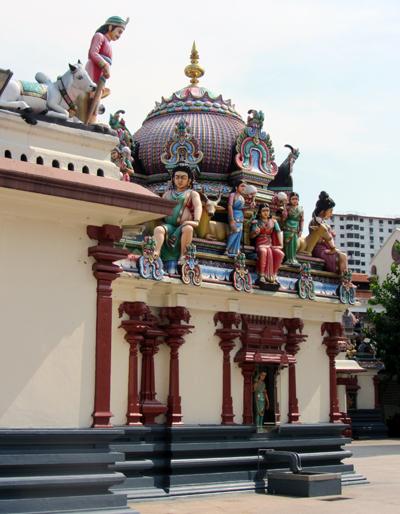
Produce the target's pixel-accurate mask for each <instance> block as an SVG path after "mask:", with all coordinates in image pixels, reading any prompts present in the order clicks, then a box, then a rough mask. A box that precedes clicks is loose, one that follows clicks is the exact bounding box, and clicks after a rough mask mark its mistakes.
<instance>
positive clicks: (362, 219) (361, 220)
mask: <svg viewBox="0 0 400 514" xmlns="http://www.w3.org/2000/svg"><path fill="white" fill-rule="evenodd" d="M363 221H364V218H360V222H361V223H362V222H363ZM361 230H364V228H361Z"/></svg>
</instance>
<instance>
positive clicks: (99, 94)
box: [86, 16, 129, 123]
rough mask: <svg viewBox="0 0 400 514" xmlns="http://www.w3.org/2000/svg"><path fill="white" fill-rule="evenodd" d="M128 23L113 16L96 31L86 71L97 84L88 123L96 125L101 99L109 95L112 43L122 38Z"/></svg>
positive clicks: (89, 110)
mask: <svg viewBox="0 0 400 514" xmlns="http://www.w3.org/2000/svg"><path fill="white" fill-rule="evenodd" d="M128 22H129V18H127V19H126V20H124V19H123V18H120V17H119V16H111V17H110V18H108V19H107V20H106V21H105V23H104V24H103V25H102V26H101V27H99V28H98V29H97V30H96V32H95V34H94V36H93V38H92V42H91V43H90V48H89V56H88V57H89V60H88V62H87V64H86V71H87V72H88V73H89V75H90V78H91V79H92V80H93V82H95V83H96V84H97V90H96V93H95V95H94V97H93V99H92V101H91V103H90V106H89V109H88V113H87V116H86V123H94V122H95V121H96V113H97V108H98V105H99V102H100V99H101V98H103V97H105V96H107V95H108V94H109V90H108V89H107V88H106V87H105V83H106V80H107V79H108V78H110V67H111V63H112V48H111V41H116V40H117V39H119V38H120V37H121V35H122V33H123V32H124V30H125V27H126V25H127V24H128Z"/></svg>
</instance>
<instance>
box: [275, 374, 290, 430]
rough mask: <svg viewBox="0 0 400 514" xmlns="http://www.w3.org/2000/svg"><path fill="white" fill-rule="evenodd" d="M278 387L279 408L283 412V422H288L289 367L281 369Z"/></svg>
mask: <svg viewBox="0 0 400 514" xmlns="http://www.w3.org/2000/svg"><path fill="white" fill-rule="evenodd" d="M276 389H277V391H276V394H277V400H278V402H279V410H280V413H281V423H287V422H288V412H289V373H288V368H287V367H286V368H283V369H281V371H280V373H279V376H278V380H277V388H276Z"/></svg>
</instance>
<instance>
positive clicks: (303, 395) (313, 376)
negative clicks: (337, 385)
mask: <svg viewBox="0 0 400 514" xmlns="http://www.w3.org/2000/svg"><path fill="white" fill-rule="evenodd" d="M303 332H304V334H307V335H308V338H307V339H306V341H304V342H303V343H301V345H300V350H299V352H298V353H297V355H296V358H297V365H296V379H297V398H298V401H299V411H300V421H301V422H302V423H318V422H328V421H329V360H328V356H327V354H326V351H325V349H326V346H325V345H324V344H322V336H321V321H319V322H315V321H306V322H305V323H304V330H303Z"/></svg>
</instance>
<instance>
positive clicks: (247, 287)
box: [231, 252, 252, 293]
mask: <svg viewBox="0 0 400 514" xmlns="http://www.w3.org/2000/svg"><path fill="white" fill-rule="evenodd" d="M231 280H232V284H233V287H234V288H235V289H236V291H245V292H246V293H251V291H252V281H251V275H250V273H249V270H248V269H247V266H246V255H245V254H244V253H243V252H241V253H238V254H237V256H236V257H235V267H234V269H233V271H232V274H231Z"/></svg>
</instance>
